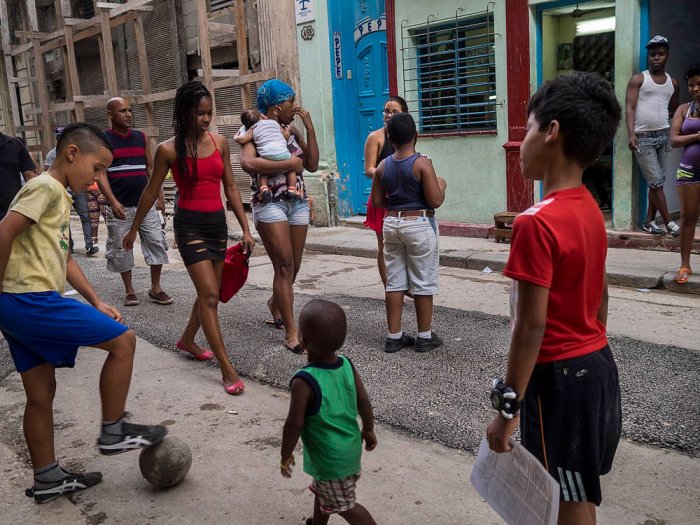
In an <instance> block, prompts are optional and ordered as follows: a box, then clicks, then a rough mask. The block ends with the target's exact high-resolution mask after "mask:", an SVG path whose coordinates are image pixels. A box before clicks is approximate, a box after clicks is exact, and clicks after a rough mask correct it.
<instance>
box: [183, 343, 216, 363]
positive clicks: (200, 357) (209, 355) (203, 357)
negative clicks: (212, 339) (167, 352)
mask: <svg viewBox="0 0 700 525" xmlns="http://www.w3.org/2000/svg"><path fill="white" fill-rule="evenodd" d="M175 347H176V348H177V349H178V350H180V351H182V352H185V353H186V354H187V355H189V356H192V357H193V358H194V359H196V360H197V361H209V360H210V359H213V358H214V352H212V351H211V350H205V351H204V352H202V353H200V354H193V353H192V352H190V351H189V350H187V347H186V346H185V343H183V342H182V340H178V342H177V343H175Z"/></svg>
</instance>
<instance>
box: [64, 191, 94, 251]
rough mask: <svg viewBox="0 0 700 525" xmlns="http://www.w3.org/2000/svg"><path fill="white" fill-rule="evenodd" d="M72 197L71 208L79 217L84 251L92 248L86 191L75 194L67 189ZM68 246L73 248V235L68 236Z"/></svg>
mask: <svg viewBox="0 0 700 525" xmlns="http://www.w3.org/2000/svg"><path fill="white" fill-rule="evenodd" d="M68 193H70V196H71V197H73V209H74V210H75V213H77V214H78V217H80V224H81V226H82V227H83V237H84V238H85V251H87V250H89V249H90V248H92V229H91V228H90V213H89V208H88V192H87V191H84V192H83V193H78V194H75V193H73V192H72V191H69V192H68ZM70 248H71V250H72V249H73V237H72V235H71V238H70Z"/></svg>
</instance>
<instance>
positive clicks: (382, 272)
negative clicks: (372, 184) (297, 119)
mask: <svg viewBox="0 0 700 525" xmlns="http://www.w3.org/2000/svg"><path fill="white" fill-rule="evenodd" d="M397 113H408V104H406V101H405V100H404V99H403V98H401V97H398V96H396V97H389V98H388V99H387V101H386V102H385V103H384V111H383V115H384V126H383V127H381V128H380V129H377V130H374V131H373V132H372V133H370V134H369V135H368V136H367V140H366V141H365V175H367V177H369V178H370V180H371V179H373V178H374V172H375V171H376V170H377V166H379V163H380V162H381V161H383V160H384V159H385V158H387V157H388V156H390V155H391V154H393V153H394V148H393V147H392V145H391V142H390V141H389V138H388V135H387V132H386V123H387V122H388V121H389V119H390V118H391V117H393V116H394V115H396V114H397ZM385 214H386V208H375V207H374V205H373V204H372V197H371V196H370V197H369V198H368V199H367V218H366V219H365V222H364V225H365V226H366V227H367V228H369V229H371V230H373V231H374V233H375V234H376V235H377V268H378V269H379V277H380V278H381V280H382V284H383V285H384V286H386V281H387V275H386V264H385V263H384V233H383V230H382V229H383V228H384V215H385Z"/></svg>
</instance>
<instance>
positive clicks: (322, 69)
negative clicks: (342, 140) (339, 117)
mask: <svg viewBox="0 0 700 525" xmlns="http://www.w3.org/2000/svg"><path fill="white" fill-rule="evenodd" d="M314 12H315V14H316V20H315V21H313V22H309V23H308V24H306V23H305V24H299V25H297V43H298V47H299V77H300V91H301V93H300V102H301V104H302V105H303V107H304V108H305V109H306V110H308V111H310V112H311V116H312V117H313V120H314V127H315V129H316V135H317V138H318V147H319V152H320V166H319V173H320V172H323V171H326V172H333V173H334V172H335V171H337V165H336V160H335V134H334V132H333V93H332V90H331V66H330V44H329V33H328V6H327V4H326V2H325V0H316V1H315V2H314ZM307 25H309V26H311V27H312V28H313V31H314V36H313V38H312V39H311V40H304V39H303V38H302V37H301V32H302V28H304V27H305V26H307Z"/></svg>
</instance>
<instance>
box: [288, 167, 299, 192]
mask: <svg viewBox="0 0 700 525" xmlns="http://www.w3.org/2000/svg"><path fill="white" fill-rule="evenodd" d="M287 187H288V188H296V187H297V172H296V171H288V172H287Z"/></svg>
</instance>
